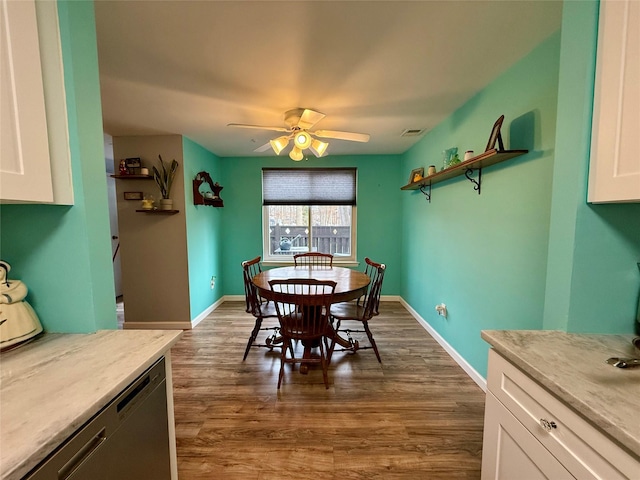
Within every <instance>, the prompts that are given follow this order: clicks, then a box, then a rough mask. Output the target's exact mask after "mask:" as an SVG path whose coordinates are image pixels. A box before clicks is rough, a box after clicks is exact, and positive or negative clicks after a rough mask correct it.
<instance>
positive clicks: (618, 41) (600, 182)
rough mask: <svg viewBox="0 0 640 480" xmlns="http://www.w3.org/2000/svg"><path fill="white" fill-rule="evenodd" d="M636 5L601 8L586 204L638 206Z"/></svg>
mask: <svg viewBox="0 0 640 480" xmlns="http://www.w3.org/2000/svg"><path fill="white" fill-rule="evenodd" d="M638 25H640V2H638V1H637V0H620V1H612V0H603V1H601V2H600V21H599V32H598V53H597V63H596V84H595V98H594V106H593V131H592V136H591V162H590V170H589V195H588V201H589V202H593V203H598V202H640V154H639V152H638V132H640V108H638V106H639V105H640V28H638Z"/></svg>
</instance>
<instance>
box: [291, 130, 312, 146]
mask: <svg viewBox="0 0 640 480" xmlns="http://www.w3.org/2000/svg"><path fill="white" fill-rule="evenodd" d="M311 140H312V139H311V135H309V134H308V133H307V132H297V133H296V134H295V136H294V137H293V143H295V144H296V147H298V148H299V149H300V150H304V149H305V148H309V145H311Z"/></svg>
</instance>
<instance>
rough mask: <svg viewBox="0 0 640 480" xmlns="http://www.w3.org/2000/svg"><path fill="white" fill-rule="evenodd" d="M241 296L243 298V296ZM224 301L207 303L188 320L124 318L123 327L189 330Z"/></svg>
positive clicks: (132, 328)
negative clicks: (165, 320)
mask: <svg viewBox="0 0 640 480" xmlns="http://www.w3.org/2000/svg"><path fill="white" fill-rule="evenodd" d="M242 298H243V299H244V297H242ZM224 301H225V297H221V298H219V299H218V301H216V302H215V303H213V304H211V305H209V306H208V307H207V308H205V309H204V310H203V311H202V312H201V313H200V314H199V315H198V316H197V317H196V318H194V319H193V320H191V321H190V322H127V321H126V320H125V322H124V325H123V328H124V329H126V330H191V329H193V328H195V326H196V325H198V324H199V323H200V322H201V321H202V320H204V319H205V318H207V315H209V314H210V313H211V312H213V311H214V310H215V309H216V308H218V307H219V306H220V305H222V304H223V303H224Z"/></svg>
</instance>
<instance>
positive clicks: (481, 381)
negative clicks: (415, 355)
mask: <svg viewBox="0 0 640 480" xmlns="http://www.w3.org/2000/svg"><path fill="white" fill-rule="evenodd" d="M380 300H382V298H380ZM399 301H400V303H401V304H402V305H403V306H404V307H405V308H406V309H407V310H408V311H409V313H411V315H413V318H415V319H416V320H417V321H418V323H419V324H420V325H421V326H422V328H424V329H425V330H426V331H427V332H428V333H429V335H431V336H432V337H433V339H434V340H435V341H436V342H438V343H439V344H440V346H441V347H442V348H444V349H445V351H446V352H447V353H448V354H449V355H450V356H451V358H453V360H454V361H455V362H456V363H457V364H458V365H460V367H462V369H463V370H464V371H465V372H466V373H467V375H469V377H471V380H473V381H474V382H476V384H477V385H478V386H479V387H480V388H481V389H482V390H483V391H485V392H486V391H487V380H486V379H485V378H484V377H483V376H482V375H480V374H479V373H478V372H477V371H476V369H475V368H473V367H472V366H471V364H470V363H469V362H467V361H466V360H465V359H464V357H463V356H462V355H460V354H459V353H458V352H457V351H456V349H455V348H453V347H452V346H451V345H449V343H447V341H446V340H445V339H444V338H442V336H440V334H439V333H438V332H436V331H435V329H434V328H433V327H432V326H431V325H429V322H427V321H426V320H425V319H424V318H422V317H421V316H420V314H419V313H418V312H416V311H415V310H414V309H413V307H411V305H409V304H408V303H407V302H406V301H405V300H404V298H402V297H400V298H399Z"/></svg>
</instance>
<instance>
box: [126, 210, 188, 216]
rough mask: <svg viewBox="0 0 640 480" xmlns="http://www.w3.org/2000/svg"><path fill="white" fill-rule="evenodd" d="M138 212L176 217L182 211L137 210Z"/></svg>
mask: <svg viewBox="0 0 640 480" xmlns="http://www.w3.org/2000/svg"><path fill="white" fill-rule="evenodd" d="M136 212H140V213H147V214H151V215H175V214H176V213H178V212H180V210H136Z"/></svg>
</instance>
